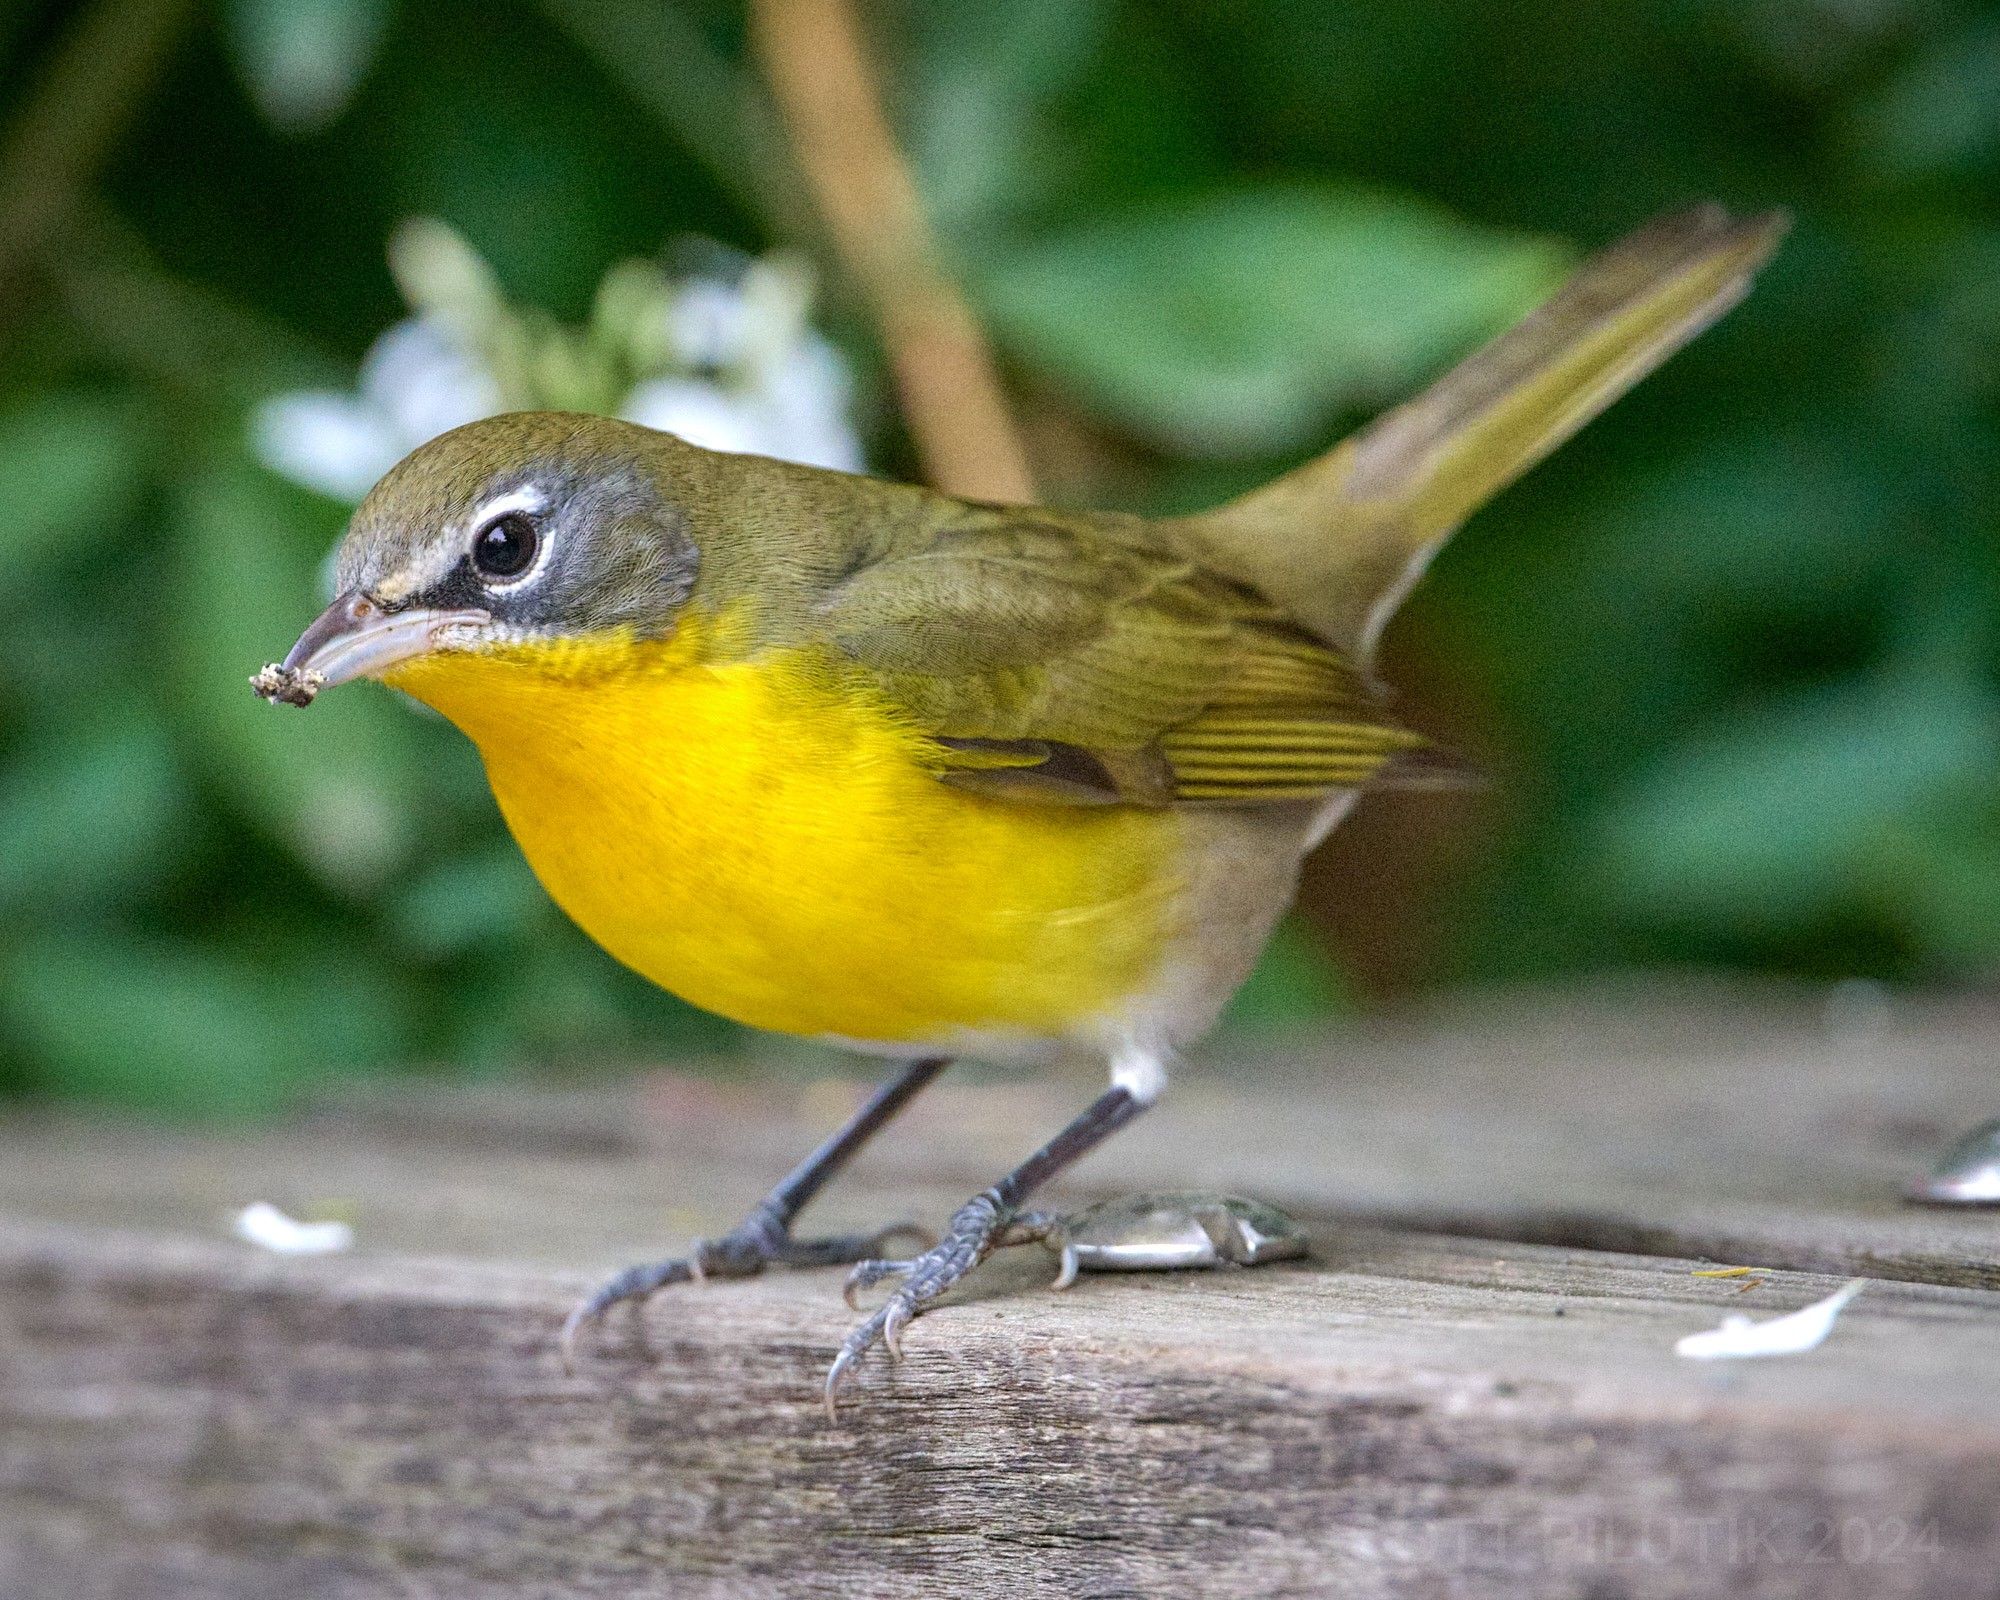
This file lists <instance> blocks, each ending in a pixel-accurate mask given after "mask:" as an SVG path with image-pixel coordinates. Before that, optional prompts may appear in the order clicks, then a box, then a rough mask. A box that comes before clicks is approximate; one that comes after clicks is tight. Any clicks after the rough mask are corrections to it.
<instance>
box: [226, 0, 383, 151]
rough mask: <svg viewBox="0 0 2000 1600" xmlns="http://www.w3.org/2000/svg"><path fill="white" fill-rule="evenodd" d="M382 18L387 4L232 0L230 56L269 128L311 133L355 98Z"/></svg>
mask: <svg viewBox="0 0 2000 1600" xmlns="http://www.w3.org/2000/svg"><path fill="white" fill-rule="evenodd" d="M389 14H390V6H389V0H231V4H230V7H229V44H230V50H231V53H232V54H233V56H234V57H235V60H236V66H237V70H238V71H239V72H240V73H241V74H242V77H243V83H244V86H245V87H246V88H247V89H248V90H249V91H250V98H251V99H252V100H254V101H255V102H256V103H257V109H258V110H259V111H261V112H263V113H264V116H265V117H266V118H267V119H268V120H269V121H270V123H271V124H272V126H274V127H276V128H280V129H282V130H284V131H285V132H287V133H315V132H317V131H318V130H319V129H321V128H324V127H325V126H327V124H329V123H331V122H332V121H333V120H334V119H335V118H336V117H338V116H339V115H340V114H341V112H343V111H345V110H346V109H347V106H348V102H349V101H351V100H352V99H353V98H354V91H355V90H356V89H357V88H359V87H360V86H361V80H362V78H364V77H365V76H366V75H367V72H368V68H369V66H370V65H371V64H372V63H373V62H374V60H375V56H376V53H377V51H378V50H379V49H380V48H381V44H382V39H383V36H384V35H385V34H386V33H387V32H388V27H389Z"/></svg>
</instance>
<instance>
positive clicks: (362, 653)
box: [250, 589, 493, 706]
mask: <svg viewBox="0 0 2000 1600" xmlns="http://www.w3.org/2000/svg"><path fill="white" fill-rule="evenodd" d="M492 620H493V614H492V613H491V612H489V611H479V610H472V609H466V610H460V611H441V610H436V609H431V608H426V607H412V608H410V609H409V610H406V611H385V610H384V609H383V608H382V606H381V605H380V604H379V603H378V602H376V601H374V600H371V599H370V598H369V597H368V596H367V595H366V594H364V593H363V592H362V591H361V590H359V589H350V590H348V591H347V593H346V594H344V595H342V596H341V597H340V598H339V599H338V600H336V601H334V603H333V604H332V605H330V606H328V607H327V608H326V609H325V610H324V611H322V612H321V613H320V614H319V615H318V616H317V617H315V618H314V619H313V622H312V626H310V627H309V628H307V629H306V631H305V632H304V633H302V634H300V635H299V642H298V643H297V644H295V645H293V646H292V648H291V652H290V653H289V654H288V655H287V656H286V657H285V659H284V660H283V661H282V662H274V663H272V664H271V665H270V666H267V667H265V668H264V670H263V671H261V672H259V673H258V674H257V675H256V676H255V677H253V678H252V679H251V680H250V686H251V687H252V688H253V689H255V690H256V691H257V692H258V693H259V694H261V695H262V696H263V697H264V698H265V699H266V700H269V701H272V702H273V703H274V704H275V703H276V702H278V701H283V702H284V703H285V704H287V705H294V706H305V705H311V704H312V698H313V696H314V695H316V694H318V693H319V691H320V690H322V689H330V688H332V687H333V686H334V685H335V684H337V683H346V682H348V681H349V680H350V679H353V678H367V677H375V676H378V675H379V674H381V673H382V672H384V671H385V670H387V669H388V668H390V667H393V666H395V665H396V664H397V663H398V662H401V661H409V660H413V659H414V658H415V657H417V656H421V655H428V654H429V653H430V652H431V651H433V650H435V649H437V648H438V647H439V646H440V645H444V644H452V643H458V642H461V641H462V640H463V639H464V638H465V637H466V636H467V634H469V633H470V632H471V631H472V630H476V629H479V628H483V627H485V626H486V625H487V624H489V623H490V622H492Z"/></svg>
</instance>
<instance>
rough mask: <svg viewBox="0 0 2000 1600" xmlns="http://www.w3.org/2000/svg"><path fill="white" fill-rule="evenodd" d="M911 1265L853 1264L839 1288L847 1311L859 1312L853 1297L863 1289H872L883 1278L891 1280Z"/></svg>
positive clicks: (859, 1262)
mask: <svg viewBox="0 0 2000 1600" xmlns="http://www.w3.org/2000/svg"><path fill="white" fill-rule="evenodd" d="M913 1265H914V1263H913V1262H909V1261H883V1260H879V1259H878V1260H871V1261H857V1262H855V1263H854V1267H853V1270H851V1271H850V1272H849V1273H848V1274H847V1281H846V1282H845V1283H843V1284H842V1285H841V1286H840V1298H841V1299H843V1300H845V1301H846V1302H847V1309H848V1310H849V1311H859V1310H860V1309H861V1307H860V1305H859V1304H858V1303H856V1301H855V1298H854V1297H855V1295H856V1294H858V1293H860V1291H861V1290H863V1289H872V1288H873V1287H874V1286H875V1285H876V1284H878V1283H880V1282H881V1281H882V1280H883V1279H884V1278H893V1277H896V1276H898V1275H899V1274H903V1273H907V1272H908V1271H909V1270H910V1268H911V1267H912V1266H913Z"/></svg>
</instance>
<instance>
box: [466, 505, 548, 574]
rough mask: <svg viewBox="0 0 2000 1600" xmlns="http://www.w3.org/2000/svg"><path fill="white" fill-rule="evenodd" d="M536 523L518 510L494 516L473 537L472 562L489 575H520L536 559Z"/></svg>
mask: <svg viewBox="0 0 2000 1600" xmlns="http://www.w3.org/2000/svg"><path fill="white" fill-rule="evenodd" d="M535 537H536V535H535V525H534V523H533V522H532V521H530V520H529V519H528V518H527V517H526V516H524V515H523V514H522V513H521V512H519V511H510V512H508V513H507V514H506V515H505V516H503V517H495V518H494V519H493V520H492V521H491V522H489V523H487V524H486V526H485V527H483V528H481V529H480V530H479V532H478V533H477V534H475V535H474V536H473V539H472V564H473V565H474V566H475V567H477V568H478V569H479V570H480V571H481V572H482V573H483V574H485V575H486V576H487V577H489V578H518V577H519V576H520V575H521V574H522V573H524V572H526V571H527V570H528V568H529V566H530V565H531V564H532V563H533V562H534V559H535Z"/></svg>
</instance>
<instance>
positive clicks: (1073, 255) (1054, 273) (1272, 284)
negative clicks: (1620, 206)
mask: <svg viewBox="0 0 2000 1600" xmlns="http://www.w3.org/2000/svg"><path fill="white" fill-rule="evenodd" d="M1566 259H1567V256H1566V252H1565V251H1564V250H1562V249H1561V248H1560V247H1559V246H1557V245H1554V244H1552V243H1549V242H1547V241H1545V240H1540V239H1533V238H1526V237H1523V236H1520V235H1511V234H1502V233H1497V232H1494V231H1492V230H1489V229H1484V228H1476V227H1473V226H1472V225H1470V224H1467V223H1464V222H1460V221H1458V220H1456V219H1454V218H1452V217H1450V216H1448V215H1446V214H1445V213H1443V212H1441V211H1438V210H1436V209H1435V208H1433V207H1430V206H1428V205H1425V204H1422V203H1421V202H1418V201H1415V200H1411V199H1407V198H1402V197H1398V196H1393V195H1384V194H1377V193H1373V192H1369V191H1365V190H1358V189H1340V188H1311V187H1305V186H1293V187H1276V186H1273V187H1265V188H1256V189H1243V190H1238V191H1233V192H1230V193H1225V194H1219V195H1213V196H1210V197H1207V198H1200V199H1188V200H1184V201H1181V202H1180V203H1178V204H1176V205H1173V206H1171V207H1168V208H1165V209H1162V210H1158V211H1152V212H1147V213H1144V214H1142V215H1139V216H1135V217H1128V218H1124V219H1120V220H1117V221H1111V222H1104V223H1099V224H1095V225H1092V226H1089V227H1086V228H1083V229H1081V230H1078V231H1076V232H1074V233H1070V234H1065V235H1060V236H1058V237H1055V238H1052V239H1048V240H1045V241H1043V242H1041V243H1039V244H1036V245H1033V246H1030V247H1028V248H1026V249H1023V250H1020V251H1018V252H1017V253H1015V254H1014V255H1012V256H1010V257H1003V258H1002V259H1001V260H1000V261H998V262H997V263H996V264H994V265H993V266H992V267H990V268H989V269H988V270H987V272H986V273H985V274H984V276H983V278H982V280H981V282H980V286H979V287H980V290H981V293H982V297H983V299H984V302H985V306H986V309H987V311H988V313H989V315H990V316H991V318H992V321H993V325H994V327H995V330H996V332H997V333H998V335H999V337H1000V338H1001V339H1002V340H1003V342H1004V343H1005V344H1006V345H1007V347H1008V348H1009V349H1010V350H1011V351H1012V352H1013V353H1014V354H1015V355H1016V356H1018V357H1019V358H1020V359H1022V360H1023V361H1025V362H1027V363H1028V364H1029V365H1031V366H1033V367H1036V368H1038V369H1040V370H1041V371H1043V372H1044V373H1046V374H1047V375H1048V376H1050V377H1051V378H1053V379H1054V380H1055V381H1056V382H1058V383H1060V384H1062V385H1064V386H1066V387H1068V388H1070V389H1072V390H1073V391H1074V392H1075V393H1076V394H1077V395H1079V396H1080V397H1081V398H1082V399H1084V400H1085V401H1086V402H1088V403H1090V404H1093V405H1095V406H1097V407H1099V408H1100V409H1101V410H1102V411H1103V412H1104V413H1105V414H1106V415H1107V416H1109V417H1111V418H1112V419H1114V420H1116V421H1118V422H1120V423H1122V424H1124V425H1125V426H1128V427H1130V428H1132V429H1134V430H1136V431H1137V432H1139V433H1141V434H1144V435H1146V436H1148V437H1149V438H1151V439H1153V440H1155V441H1156V442H1158V443H1160V444H1161V445H1163V446H1165V447H1166V448H1168V449H1171V450H1174V451H1177V452H1180V453H1182V454H1186V455H1191V456H1210V457H1229V456H1245V455H1254V454H1259V453H1267V452H1273V451H1280V450H1287V449H1293V448H1297V447H1298V446H1301V445H1303V444H1306V443H1308V442H1309V441H1311V440H1312V439H1313V438H1314V437H1316V436H1317V435H1318V434H1319V433H1320V432H1321V431H1322V430H1323V429H1324V428H1325V427H1326V426H1327V424H1328V423H1329V422H1331V421H1332V420H1333V418H1334V417H1335V416H1336V415H1337V414H1338V413H1340V412H1341V411H1343V410H1347V409H1350V408H1353V407H1357V406H1375V405H1380V404H1382V403H1383V402H1386V401H1389V400H1392V399H1396V398H1399V397H1400V396H1401V395H1403V394H1404V393H1405V392H1406V391H1408V390H1409V389H1411V388H1412V387H1414V386H1415V385H1416V384H1417V383H1418V382H1419V381H1420V380H1422V379H1423V378H1424V377H1426V376H1428V375H1429V374H1431V373H1432V372H1433V371H1435V370H1436V369H1437V368H1439V367H1440V366H1442V365H1443V364H1444V363H1445V362H1446V361H1448V360H1449V359H1450V358H1451V357H1453V356H1455V355H1458V354H1460V353H1462V352H1464V351H1466V350H1467V349H1469V348H1470V347H1471V346H1473V345H1475V344H1477V343H1478V342H1479V341H1481V340H1483V339H1485V338H1487V337H1489V336H1490V335H1492V334H1494V333H1497V332H1499V331H1500V329H1501V328H1503V327H1505V326H1506V325H1507V324H1508V323H1510V322H1512V321H1513V320H1514V319H1515V318H1517V317H1519V316H1520V315H1521V314H1522V313H1524V312H1525V311H1527V310H1528V309H1529V308H1530V307H1532V306H1533V305H1534V304H1535V303H1536V302H1537V301H1539V300H1540V299H1541V298H1542V297H1543V296H1544V295H1545V294H1547V293H1548V291H1549V290H1550V289H1551V288H1553V287H1554V285H1555V283H1556V282H1557V281H1558V279H1559V277H1560V274H1561V270H1562V268H1563V266H1564V264H1565V262H1566Z"/></svg>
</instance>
